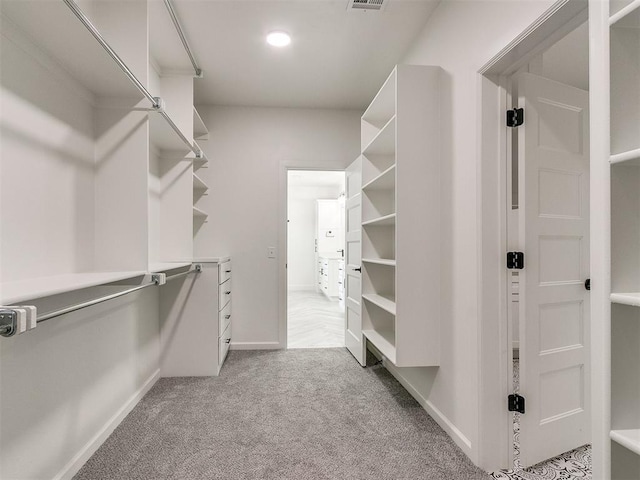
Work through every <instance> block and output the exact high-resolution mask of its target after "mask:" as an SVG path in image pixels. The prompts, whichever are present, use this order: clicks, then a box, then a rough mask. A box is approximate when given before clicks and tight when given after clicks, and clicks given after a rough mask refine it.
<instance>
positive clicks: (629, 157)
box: [609, 148, 640, 166]
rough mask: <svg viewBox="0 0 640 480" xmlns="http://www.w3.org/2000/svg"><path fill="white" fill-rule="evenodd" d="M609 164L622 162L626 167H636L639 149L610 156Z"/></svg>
mask: <svg viewBox="0 0 640 480" xmlns="http://www.w3.org/2000/svg"><path fill="white" fill-rule="evenodd" d="M609 162H610V163H611V164H612V165H614V164H619V163H623V162H624V163H625V164H626V165H633V166H638V165H640V148H636V149H634V150H629V151H627V152H622V153H616V154H615V155H611V157H610V159H609Z"/></svg>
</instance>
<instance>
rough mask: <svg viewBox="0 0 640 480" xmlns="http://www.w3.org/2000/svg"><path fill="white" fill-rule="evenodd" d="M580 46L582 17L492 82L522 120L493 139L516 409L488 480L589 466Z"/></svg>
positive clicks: (585, 117)
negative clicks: (503, 189)
mask: <svg viewBox="0 0 640 480" xmlns="http://www.w3.org/2000/svg"><path fill="white" fill-rule="evenodd" d="M588 48H589V35H588V25H587V23H586V22H584V23H582V24H581V25H580V26H578V27H577V28H575V29H573V30H572V31H570V32H569V33H568V34H566V35H565V36H563V37H562V38H560V39H559V40H558V41H556V42H555V43H553V44H552V45H551V46H548V47H547V48H546V49H544V51H542V52H541V53H539V54H536V55H533V56H530V57H529V58H528V59H527V63H526V64H524V65H522V66H520V67H519V68H518V69H517V70H516V71H515V72H514V73H512V74H510V75H508V76H506V77H505V78H504V85H505V92H506V97H507V100H506V101H507V108H513V110H512V111H513V112H514V113H516V109H519V108H523V109H524V110H523V112H522V114H523V117H524V121H523V122H522V125H518V124H519V123H520V121H519V120H518V121H516V122H515V123H516V125H511V126H507V127H506V134H505V136H504V139H505V152H506V158H507V162H506V175H505V179H506V184H507V195H506V226H507V228H506V243H507V251H508V252H514V253H513V254H510V255H512V256H511V257H510V258H511V260H513V259H516V261H515V262H513V261H511V262H510V259H509V257H508V258H507V268H508V269H509V270H508V273H507V282H506V298H507V308H506V312H507V315H506V320H507V322H506V323H507V325H506V331H508V332H509V336H508V343H509V346H508V348H507V349H506V350H505V351H508V352H509V354H508V355H506V357H507V367H506V371H507V372H508V378H509V380H508V383H509V390H510V395H511V396H512V398H513V399H514V401H515V404H511V405H510V408H511V409H515V410H516V411H514V412H510V413H509V419H510V421H509V429H510V431H509V434H510V435H511V436H512V447H511V451H510V455H509V457H510V460H511V461H512V465H513V467H512V468H511V469H509V470H508V471H506V472H499V474H498V476H497V477H496V478H521V476H519V472H520V474H522V471H523V470H524V472H526V475H527V478H532V479H537V478H562V472H563V471H564V469H565V466H566V465H567V464H570V465H571V466H572V467H571V468H572V469H573V470H574V473H575V474H576V475H583V476H585V475H590V471H591V461H590V447H589V443H590V440H591V431H590V430H591V429H590V422H591V418H590V412H591V407H590V361H589V357H590V319H589V310H590V309H589V292H588V291H587V289H586V288H585V285H586V281H587V279H588V277H589V94H588V89H589V84H588V82H589V64H588V58H589V53H588V51H589V50H588ZM567 59H571V61H570V62H568V61H567ZM518 113H519V112H518ZM514 118H515V117H514ZM519 252H522V253H523V257H521V258H520V259H518V257H517V255H519ZM509 263H511V264H509ZM520 409H521V410H523V412H522V413H520V412H518V410H520ZM565 473H566V472H565ZM511 475H513V476H511ZM542 475H544V476H542ZM547 475H555V476H549V477H548V476H547Z"/></svg>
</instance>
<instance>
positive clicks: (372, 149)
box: [362, 115, 396, 155]
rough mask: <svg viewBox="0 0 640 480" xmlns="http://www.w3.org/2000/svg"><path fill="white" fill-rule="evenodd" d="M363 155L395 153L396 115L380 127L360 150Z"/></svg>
mask: <svg viewBox="0 0 640 480" xmlns="http://www.w3.org/2000/svg"><path fill="white" fill-rule="evenodd" d="M362 153H363V155H395V153H396V116H395V115H394V116H393V117H391V120H389V121H388V122H387V124H386V125H385V126H384V127H382V129H380V131H379V132H378V134H377V135H376V136H375V137H373V139H372V140H371V141H370V142H369V145H367V146H366V147H365V148H364V149H363V150H362Z"/></svg>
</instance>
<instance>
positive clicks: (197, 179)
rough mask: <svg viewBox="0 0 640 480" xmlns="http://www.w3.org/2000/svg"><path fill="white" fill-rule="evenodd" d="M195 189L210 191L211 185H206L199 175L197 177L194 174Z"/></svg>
mask: <svg viewBox="0 0 640 480" xmlns="http://www.w3.org/2000/svg"><path fill="white" fill-rule="evenodd" d="M193 188H194V189H197V190H208V189H209V185H207V184H206V183H204V182H203V181H202V179H201V178H200V177H199V176H198V175H196V174H195V173H194V174H193Z"/></svg>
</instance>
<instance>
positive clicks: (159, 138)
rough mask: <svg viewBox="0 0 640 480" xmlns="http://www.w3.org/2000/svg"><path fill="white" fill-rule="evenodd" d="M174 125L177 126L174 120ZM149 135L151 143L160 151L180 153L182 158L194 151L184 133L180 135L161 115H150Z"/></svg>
mask: <svg viewBox="0 0 640 480" xmlns="http://www.w3.org/2000/svg"><path fill="white" fill-rule="evenodd" d="M172 123H174V124H175V122H173V120H172ZM149 133H150V136H151V142H152V143H153V144H154V145H156V147H157V148H158V149H159V150H167V151H170V152H180V153H181V154H182V157H184V156H186V155H188V154H189V153H190V152H191V151H192V148H191V145H189V143H188V140H186V136H185V135H184V133H182V132H180V133H178V132H177V131H176V130H175V129H174V128H173V127H172V126H171V124H170V123H169V121H167V119H166V118H165V117H163V116H162V115H160V114H159V113H150V114H149ZM183 137H184V138H183Z"/></svg>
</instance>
